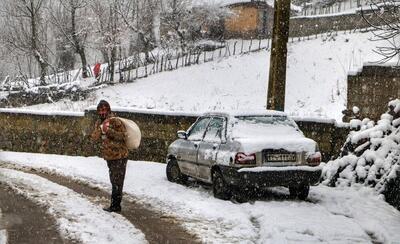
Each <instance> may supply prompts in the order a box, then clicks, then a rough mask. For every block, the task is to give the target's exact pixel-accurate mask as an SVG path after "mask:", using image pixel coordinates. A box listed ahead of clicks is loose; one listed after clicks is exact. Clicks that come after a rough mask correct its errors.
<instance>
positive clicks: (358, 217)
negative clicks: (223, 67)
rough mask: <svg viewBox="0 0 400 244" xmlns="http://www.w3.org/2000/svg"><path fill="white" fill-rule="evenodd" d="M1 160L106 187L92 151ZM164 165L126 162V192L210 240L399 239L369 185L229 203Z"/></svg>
mask: <svg viewBox="0 0 400 244" xmlns="http://www.w3.org/2000/svg"><path fill="white" fill-rule="evenodd" d="M0 159H1V160H2V161H4V162H11V163H13V164H16V165H20V166H27V167H33V168H42V169H44V170H46V171H50V172H55V173H57V174H61V175H64V176H67V177H70V178H74V179H76V180H80V181H83V182H87V183H89V184H91V185H93V186H98V187H100V188H103V189H107V190H110V183H109V179H108V170H107V167H106V164H105V162H104V161H103V160H102V159H100V158H97V157H88V158H85V157H70V156H59V155H44V154H30V153H14V152H0ZM165 166H166V165H165V164H160V163H152V162H136V161H129V163H128V168H127V175H126V180H125V186H124V190H125V192H126V193H128V194H131V195H132V196H134V197H135V198H137V199H138V200H139V201H141V202H143V203H148V204H150V205H151V206H153V207H154V208H157V209H159V210H161V211H164V212H167V213H169V214H171V215H174V216H177V217H178V218H179V219H181V220H182V222H183V223H184V225H185V227H186V228H188V230H190V231H192V232H193V233H196V234H197V235H199V237H200V238H201V239H202V240H203V241H204V242H207V243H238V242H241V243H312V242H318V243H372V242H375V243H378V242H382V243H391V242H394V241H397V240H399V239H400V233H399V232H398V230H399V229H400V212H398V211H397V210H396V209H394V208H393V207H392V206H390V205H389V204H387V203H386V202H385V201H383V200H382V199H381V198H380V197H379V196H378V195H376V193H375V192H374V191H373V190H371V189H368V188H362V187H359V188H358V187H353V188H348V187H339V188H329V187H326V186H317V187H312V188H311V192H310V197H309V201H297V200H287V198H286V197H285V196H286V195H288V194H289V193H288V191H287V190H286V189H284V188H276V189H272V190H271V192H270V195H268V196H266V198H265V199H261V200H257V201H255V202H254V203H244V204H234V203H232V202H229V201H222V200H219V199H215V198H214V197H213V196H212V192H211V190H209V189H205V188H203V187H187V186H182V185H178V184H175V183H170V182H168V181H167V179H166V176H165ZM97 208H98V207H97Z"/></svg>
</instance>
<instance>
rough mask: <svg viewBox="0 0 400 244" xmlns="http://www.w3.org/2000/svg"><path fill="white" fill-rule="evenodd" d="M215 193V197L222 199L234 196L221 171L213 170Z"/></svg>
mask: <svg viewBox="0 0 400 244" xmlns="http://www.w3.org/2000/svg"><path fill="white" fill-rule="evenodd" d="M213 193H214V197H216V198H219V199H222V200H229V199H230V198H231V197H232V193H231V190H230V189H229V185H228V184H227V183H226V182H225V180H224V178H223V177H222V174H221V172H219V171H214V172H213Z"/></svg>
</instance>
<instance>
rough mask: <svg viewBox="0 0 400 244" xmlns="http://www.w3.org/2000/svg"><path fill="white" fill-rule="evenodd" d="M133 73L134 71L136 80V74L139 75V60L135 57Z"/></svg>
mask: <svg viewBox="0 0 400 244" xmlns="http://www.w3.org/2000/svg"><path fill="white" fill-rule="evenodd" d="M135 73H136V77H135V80H137V79H138V76H139V60H138V59H136V70H135Z"/></svg>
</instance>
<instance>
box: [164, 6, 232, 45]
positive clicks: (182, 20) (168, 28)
mask: <svg viewBox="0 0 400 244" xmlns="http://www.w3.org/2000/svg"><path fill="white" fill-rule="evenodd" d="M193 3H194V2H193V1H192V0H167V1H166V2H165V4H164V8H163V11H162V17H161V25H162V26H163V29H164V30H163V35H164V39H167V41H170V42H171V43H176V42H179V45H180V49H181V50H182V51H183V52H186V51H187V48H188V45H190V43H191V42H193V41H196V40H197V39H199V38H201V37H202V32H206V31H207V29H211V28H213V27H214V26H218V25H220V26H222V24H221V21H222V19H223V18H224V17H226V16H227V15H229V13H230V11H229V10H228V9H226V8H222V7H220V6H219V5H215V4H204V3H203V4H199V5H196V6H195V7H193ZM168 39H169V40H168Z"/></svg>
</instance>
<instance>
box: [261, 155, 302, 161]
mask: <svg viewBox="0 0 400 244" xmlns="http://www.w3.org/2000/svg"><path fill="white" fill-rule="evenodd" d="M266 156H267V157H266V161H267V162H296V154H288V153H284V154H282V153H276V154H267V155H266Z"/></svg>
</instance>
